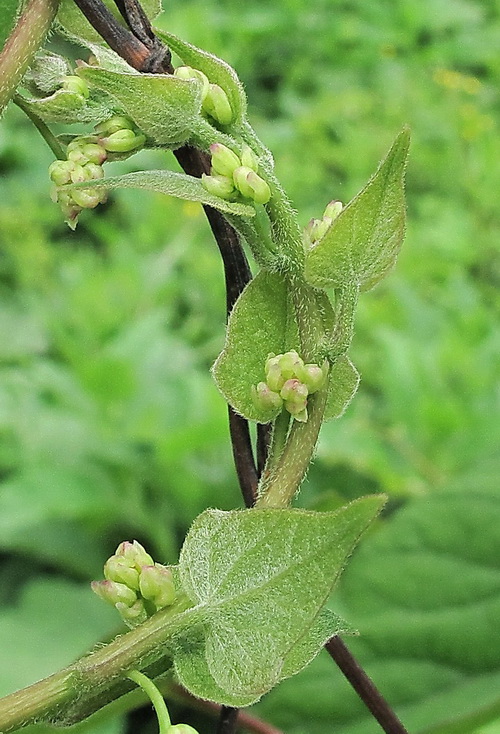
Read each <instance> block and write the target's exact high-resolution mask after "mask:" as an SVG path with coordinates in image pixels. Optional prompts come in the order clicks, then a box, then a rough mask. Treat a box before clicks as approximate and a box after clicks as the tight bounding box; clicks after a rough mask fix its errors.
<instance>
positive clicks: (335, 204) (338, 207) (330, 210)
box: [323, 199, 344, 224]
mask: <svg viewBox="0 0 500 734" xmlns="http://www.w3.org/2000/svg"><path fill="white" fill-rule="evenodd" d="M343 208H344V207H343V204H342V202H341V201H337V200H335V199H334V200H333V201H331V202H330V203H329V204H328V206H327V207H326V209H325V211H324V213H323V218H325V217H329V218H330V219H331V220H332V222H333V220H334V219H337V217H338V215H339V214H340V213H341V211H342V209H343ZM330 224H331V222H330Z"/></svg>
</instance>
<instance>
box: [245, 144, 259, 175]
mask: <svg viewBox="0 0 500 734" xmlns="http://www.w3.org/2000/svg"><path fill="white" fill-rule="evenodd" d="M241 164H242V165H243V166H246V167H247V168H251V169H252V171H258V170H259V161H258V160H257V156H256V155H255V153H254V152H253V150H252V149H251V148H250V146H249V145H244V146H243V148H242V149H241Z"/></svg>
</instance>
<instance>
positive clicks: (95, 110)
mask: <svg viewBox="0 0 500 734" xmlns="http://www.w3.org/2000/svg"><path fill="white" fill-rule="evenodd" d="M23 100H24V103H25V104H26V106H27V107H28V108H29V109H30V110H31V111H32V112H33V113H34V114H35V115H37V116H38V117H40V118H41V119H42V120H44V121H45V122H60V123H63V124H66V125H71V124H74V123H86V122H91V123H94V124H97V123H98V122H102V121H103V120H105V119H106V118H108V117H111V115H112V114H113V113H114V110H113V101H112V100H111V98H110V97H108V96H107V95H105V94H102V93H101V92H96V91H94V92H93V93H92V95H91V97H89V98H88V99H85V98H84V97H82V95H81V94H76V93H75V92H70V91H68V90H66V89H58V90H57V92H54V94H51V95H50V96H49V97H44V98H42V99H36V98H30V97H23Z"/></svg>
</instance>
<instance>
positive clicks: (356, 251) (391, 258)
mask: <svg viewBox="0 0 500 734" xmlns="http://www.w3.org/2000/svg"><path fill="white" fill-rule="evenodd" d="M409 143H410V133H409V130H408V129H406V128H405V129H404V130H403V131H402V132H401V133H400V134H399V135H398V137H397V138H396V140H395V141H394V144H393V145H392V147H391V149H390V151H389V153H388V154H387V156H386V158H385V159H384V160H383V161H382V163H381V164H380V166H379V168H378V170H377V172H376V173H375V174H374V176H373V177H372V178H371V179H370V181H369V182H368V183H367V185H366V186H365V188H364V189H363V190H362V191H361V192H360V193H359V194H358V195H357V196H356V197H355V198H354V199H353V200H352V201H351V202H350V203H349V204H348V205H347V206H346V208H345V209H344V210H343V211H342V212H341V214H340V215H339V216H338V217H337V219H335V220H334V222H333V224H332V225H331V226H330V228H329V229H328V230H327V232H326V234H325V235H324V237H323V238H322V239H321V240H320V241H319V242H318V243H317V244H316V245H315V246H314V247H313V248H312V249H310V250H309V251H308V253H307V255H306V268H305V276H306V279H307V280H308V282H309V283H311V284H312V285H314V286H316V287H320V288H327V287H334V288H340V287H342V286H345V285H347V284H356V285H358V286H359V287H360V289H361V290H369V289H370V288H372V287H373V286H374V285H376V284H377V283H378V282H379V281H380V280H382V278H384V276H385V275H386V274H387V272H388V271H389V270H390V269H391V268H392V267H393V265H394V263H395V261H396V258H397V255H398V253H399V250H400V249H401V244H402V242H403V237H404V229H405V199H404V171H405V166H406V159H407V155H408V147H409Z"/></svg>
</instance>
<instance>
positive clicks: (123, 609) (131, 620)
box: [115, 599, 148, 627]
mask: <svg viewBox="0 0 500 734" xmlns="http://www.w3.org/2000/svg"><path fill="white" fill-rule="evenodd" d="M115 607H116V609H117V611H118V612H119V614H120V617H121V618H122V619H123V621H124V622H125V624H126V625H127V626H128V627H137V625H138V624H142V623H143V622H145V621H146V619H147V618H148V613H147V612H146V609H145V607H144V602H143V601H142V599H137V601H136V602H135V603H134V604H132V606H130V607H129V606H127V605H126V604H121V603H118V604H115Z"/></svg>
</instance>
